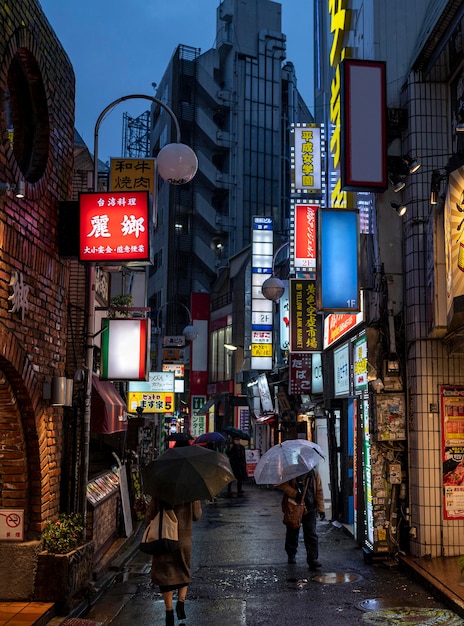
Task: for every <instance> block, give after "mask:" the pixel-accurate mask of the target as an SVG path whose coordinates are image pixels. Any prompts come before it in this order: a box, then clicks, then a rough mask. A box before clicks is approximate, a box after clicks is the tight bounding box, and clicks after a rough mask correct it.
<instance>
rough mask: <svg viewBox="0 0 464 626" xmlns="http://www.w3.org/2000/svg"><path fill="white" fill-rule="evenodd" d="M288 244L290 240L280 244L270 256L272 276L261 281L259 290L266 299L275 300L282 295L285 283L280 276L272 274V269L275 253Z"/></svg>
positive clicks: (273, 267)
mask: <svg viewBox="0 0 464 626" xmlns="http://www.w3.org/2000/svg"><path fill="white" fill-rule="evenodd" d="M289 245H290V242H288V241H286V242H285V243H284V244H282V245H281V246H280V248H277V250H276V252H275V254H274V256H273V258H272V276H270V277H269V278H266V280H265V281H264V282H263V284H262V286H261V291H262V293H263V296H264V297H265V298H266V300H273V301H274V302H275V301H276V300H279V299H280V298H281V297H282V296H283V295H284V291H285V285H284V283H283V281H282V280H280V278H277V276H274V269H275V260H276V258H277V255H278V254H279V252H280V251H281V250H283V249H284V248H286V247H287V246H289Z"/></svg>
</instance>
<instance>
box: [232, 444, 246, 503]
mask: <svg viewBox="0 0 464 626" xmlns="http://www.w3.org/2000/svg"><path fill="white" fill-rule="evenodd" d="M227 456H228V457H229V461H230V466H231V468H232V471H233V473H234V476H235V480H236V481H237V494H242V493H243V489H242V483H243V481H244V480H246V479H247V478H248V476H247V469H246V454H245V448H244V446H242V444H241V443H240V438H239V437H234V439H233V441H232V443H231V445H230V446H229V449H228V450H227ZM227 492H228V493H229V494H231V493H232V483H229V484H228V485H227Z"/></svg>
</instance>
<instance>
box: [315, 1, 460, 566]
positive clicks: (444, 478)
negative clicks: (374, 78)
mask: <svg viewBox="0 0 464 626" xmlns="http://www.w3.org/2000/svg"><path fill="white" fill-rule="evenodd" d="M315 11H316V23H317V24H318V25H319V29H318V42H319V43H318V46H319V48H318V53H317V54H316V66H317V67H316V75H317V76H318V77H319V82H317V83H316V100H315V103H316V107H315V110H316V119H317V121H319V122H321V123H324V124H325V125H326V126H327V128H328V129H330V132H329V133H328V135H329V139H328V140H329V143H330V151H331V159H330V161H329V170H328V180H330V181H332V182H333V185H332V186H331V187H330V188H329V189H328V191H327V196H326V200H325V203H326V205H327V206H331V207H335V208H339V209H340V210H343V209H346V208H352V209H353V208H355V209H356V208H357V209H359V211H360V215H363V216H365V217H366V219H365V220H363V221H362V228H361V239H362V240H363V242H364V243H365V244H366V245H365V246H362V247H361V249H362V250H363V253H362V255H361V263H362V267H363V271H362V274H361V287H362V289H363V299H362V301H363V311H362V315H361V316H360V317H361V322H360V323H358V324H357V325H356V326H354V327H352V330H351V331H350V332H349V333H346V334H344V335H343V336H342V335H339V336H338V339H337V340H336V341H335V342H333V343H332V344H331V345H330V346H326V350H325V353H324V362H325V367H324V376H325V383H326V384H325V386H324V400H325V409H326V411H327V413H328V415H329V421H338V422H339V426H340V433H341V446H340V450H341V452H342V453H341V457H340V459H339V461H340V466H341V468H342V472H341V477H340V480H339V481H338V482H336V483H335V484H334V485H333V487H334V493H337V494H338V496H339V498H338V501H336V512H337V513H339V514H340V517H341V518H342V519H343V521H349V516H350V511H351V513H352V519H351V521H353V522H354V527H355V533H356V535H357V537H358V539H359V541H360V542H361V543H362V544H363V545H364V546H365V547H366V549H368V550H369V551H371V552H373V553H384V554H392V553H397V552H398V550H399V549H400V550H401V549H402V550H410V551H411V553H412V554H413V555H415V556H418V557H422V556H431V557H437V556H453V555H457V554H461V553H462V552H463V547H464V546H463V536H464V535H463V523H464V522H463V520H464V515H463V513H462V511H463V509H464V506H463V502H462V489H463V487H462V484H463V483H462V480H461V478H460V476H461V470H462V458H463V454H464V447H463V444H464V439H463V437H462V430H461V429H462V425H463V418H462V416H461V413H462V400H461V399H460V398H461V397H462V393H463V389H464V387H463V384H464V370H463V368H462V340H461V337H462V319H461V315H462V314H461V313H460V311H461V308H460V302H461V300H462V293H463V291H462V281H461V280H460V279H461V276H462V272H461V270H460V269H459V267H460V261H459V251H460V246H461V244H460V229H461V226H462V220H461V216H460V213H461V212H462V205H461V199H462V197H461V193H462V189H463V184H462V181H463V178H462V162H463V161H462V150H463V145H462V139H461V137H462V135H460V134H459V131H460V130H461V127H462V121H463V119H462V102H463V100H462V92H463V89H462V84H463V71H464V70H463V67H464V66H463V62H464V57H463V54H462V51H463V48H462V36H463V17H464V10H463V6H462V3H461V2H453V1H446V0H431V1H429V2H413V3H401V2H397V1H392V2H388V3H377V2H373V1H370V2H358V1H357V0H348V1H347V2H344V3H330V2H329V3H327V2H325V1H324V0H320V1H318V2H316V3H315ZM343 59H345V60H347V59H348V60H349V59H354V60H356V61H373V62H380V64H381V65H382V64H384V65H383V67H384V70H385V75H386V76H385V81H384V82H383V86H384V92H383V94H382V95H381V98H380V100H379V101H380V102H382V103H383V101H384V104H385V107H386V109H385V111H386V115H385V118H384V119H385V122H386V127H385V129H382V130H385V133H384V135H383V137H384V142H385V143H384V146H385V148H384V154H383V157H384V160H385V170H384V171H385V174H387V175H386V176H385V179H386V180H385V182H386V185H385V186H384V187H383V188H379V189H378V190H377V191H376V190H375V189H374V190H373V189H372V188H371V189H366V188H364V189H363V188H362V185H358V187H357V188H356V187H355V188H353V187H351V188H350V187H347V188H345V189H343V184H342V185H341V187H340V186H338V187H337V186H336V183H337V182H338V181H339V180H340V172H341V171H343V168H344V167H345V168H346V166H347V164H348V165H351V164H350V162H349V160H350V158H351V156H352V155H353V154H354V152H351V153H350V154H348V152H347V150H346V148H347V145H346V144H343V142H342V143H341V151H340V152H338V153H337V151H336V148H337V146H338V147H340V143H339V139H340V136H342V135H344V133H345V131H346V128H344V122H345V120H346V117H344V116H345V115H346V114H347V109H344V108H343V102H345V103H346V100H344V101H342V104H341V103H340V98H342V99H343V98H344V97H346V95H347V92H346V91H345V92H344V91H343V90H344V89H347V85H346V83H344V82H343V80H342V81H340V76H341V75H342V74H343V71H344V70H343V69H342V63H343ZM373 94H374V92H373V91H369V89H367V88H366V87H365V86H362V85H360V84H359V83H358V84H357V94H356V97H357V98H358V102H359V101H360V100H359V99H360V98H363V97H364V98H365V99H370V100H371V101H372V98H373ZM456 131H458V133H456ZM337 134H338V135H337ZM351 140H352V141H353V145H354V150H356V149H358V148H360V147H362V146H365V145H367V144H368V143H369V141H370V142H372V137H366V136H365V135H363V133H362V132H360V133H358V135H357V136H354V137H352V138H351ZM370 145H371V148H372V151H373V152H375V151H376V150H377V148H378V145H377V143H375V144H372V143H371V144H370ZM350 148H352V146H350ZM414 157H418V158H419V159H420V161H421V163H422V167H421V169H420V170H418V171H416V172H415V173H412V170H413V169H414V168H413V167H411V165H412V160H413V159H414ZM380 187H381V186H380ZM405 211H406V212H405ZM397 212H398V216H397ZM342 363H343V365H346V367H347V369H346V371H347V372H351V373H350V375H349V376H348V377H347V381H346V383H347V385H346V387H344V388H342V389H340V388H337V384H336V382H337V380H336V379H337V376H336V371H335V370H336V367H337V364H338V366H340V364H342ZM360 372H361V373H362V374H363V375H364V382H363V384H360V380H361V378H360V377H359V376H358V374H359V373H360ZM350 442H351V443H350ZM343 476H348V480H343ZM354 502H356V503H357V504H356V505H355V504H354Z"/></svg>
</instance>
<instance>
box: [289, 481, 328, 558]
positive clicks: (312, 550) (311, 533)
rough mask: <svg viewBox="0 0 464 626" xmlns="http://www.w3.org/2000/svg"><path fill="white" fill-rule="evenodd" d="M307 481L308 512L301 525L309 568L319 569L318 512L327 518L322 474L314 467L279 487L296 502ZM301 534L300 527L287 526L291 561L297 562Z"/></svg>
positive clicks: (320, 516)
mask: <svg viewBox="0 0 464 626" xmlns="http://www.w3.org/2000/svg"><path fill="white" fill-rule="evenodd" d="M306 481H308V488H307V490H306V495H305V499H304V503H305V506H306V512H305V514H304V515H303V519H302V522H301V526H302V528H303V539H304V544H305V548H306V560H307V563H308V565H309V569H311V570H317V569H318V568H319V567H321V564H320V563H319V560H318V559H319V538H318V535H317V530H316V519H317V514H319V518H320V519H321V521H322V520H324V519H325V507H324V493H323V490H322V481H321V477H320V474H319V472H318V471H317V470H316V469H312V470H311V471H310V472H308V473H307V474H303V475H302V476H298V477H297V478H293V479H292V480H289V481H288V482H285V483H282V484H281V485H279V488H280V489H281V490H282V491H283V492H284V494H285V495H286V496H287V497H289V498H292V499H293V500H295V501H296V502H301V499H302V495H303V492H304V488H305V484H306ZM285 495H284V498H285ZM299 534H300V529H299V528H296V529H295V528H290V527H289V526H287V532H286V534H285V551H286V553H287V555H288V562H289V563H296V553H297V550H298V538H299Z"/></svg>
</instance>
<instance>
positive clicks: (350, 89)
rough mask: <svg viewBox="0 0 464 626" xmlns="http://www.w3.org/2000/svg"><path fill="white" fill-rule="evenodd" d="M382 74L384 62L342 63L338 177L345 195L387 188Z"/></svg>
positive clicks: (350, 61) (384, 83)
mask: <svg viewBox="0 0 464 626" xmlns="http://www.w3.org/2000/svg"><path fill="white" fill-rule="evenodd" d="M385 73H386V69H385V63H383V62H374V61H364V60H353V59H349V60H344V61H343V62H342V63H341V70H340V76H341V98H342V105H341V115H342V118H341V132H342V135H341V140H342V141H341V147H342V150H341V153H342V159H341V164H342V169H341V177H342V188H343V189H345V190H347V191H377V192H379V191H384V190H385V189H386V188H387V145H386V110H387V109H386V99H385V98H386V95H385V94H386V78H385ZM361 138H362V141H360V139H361Z"/></svg>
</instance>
